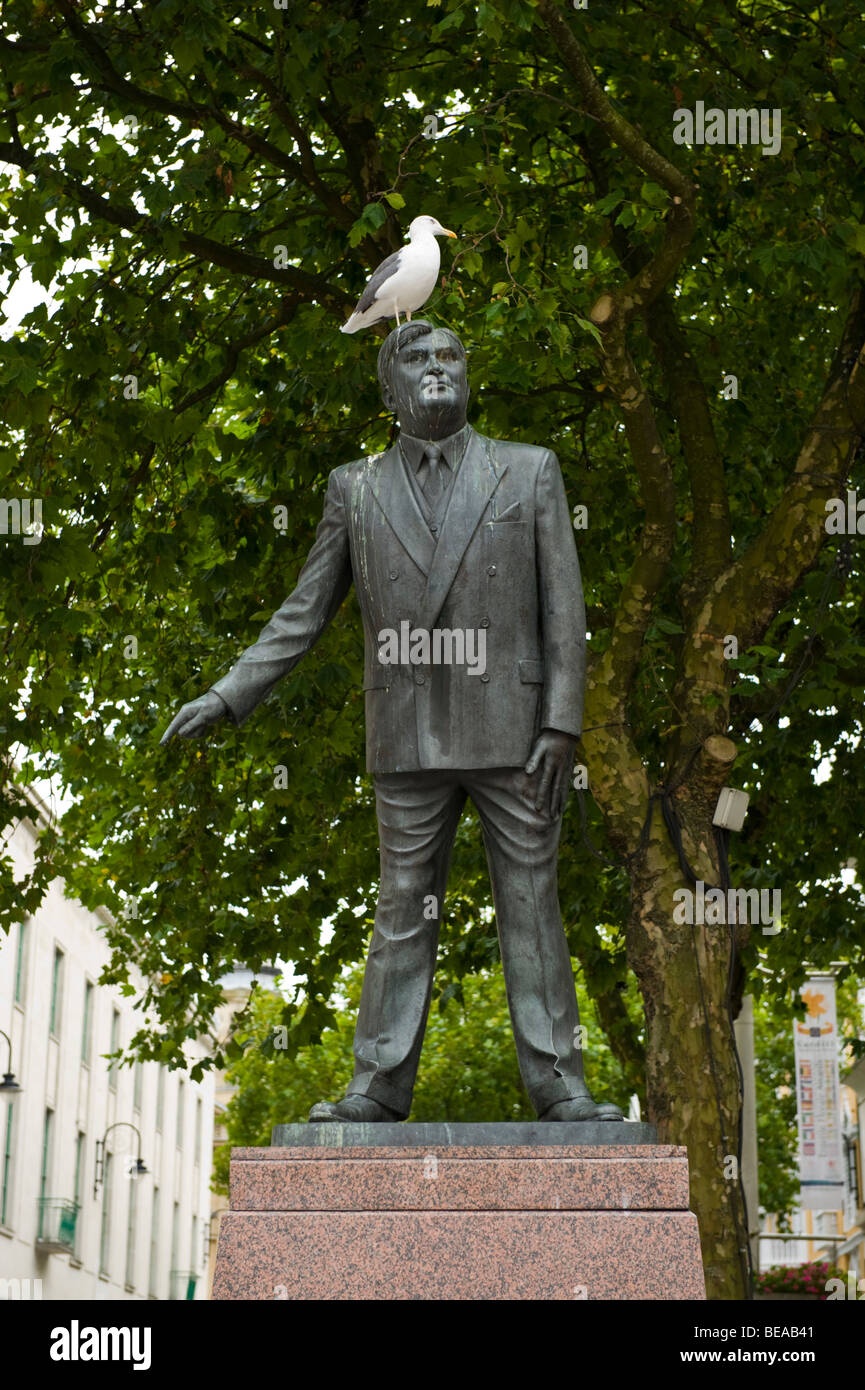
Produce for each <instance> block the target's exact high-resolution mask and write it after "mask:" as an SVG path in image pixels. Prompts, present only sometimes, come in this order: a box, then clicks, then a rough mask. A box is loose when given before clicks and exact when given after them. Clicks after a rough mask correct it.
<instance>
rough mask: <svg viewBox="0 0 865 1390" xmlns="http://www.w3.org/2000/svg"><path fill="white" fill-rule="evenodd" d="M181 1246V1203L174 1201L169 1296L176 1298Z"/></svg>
mask: <svg viewBox="0 0 865 1390" xmlns="http://www.w3.org/2000/svg"><path fill="white" fill-rule="evenodd" d="M179 1246H180V1203H179V1202H175V1203H174V1211H173V1212H172V1214H171V1272H170V1274H169V1276H168V1277H169V1282H170V1285H171V1287H170V1290H169V1294H168V1297H169V1298H174V1297H175V1292H174V1285H175V1283H176V1282H177V1279H176V1275H177V1272H178V1270H177V1261H178V1258H179V1254H180V1251H179Z"/></svg>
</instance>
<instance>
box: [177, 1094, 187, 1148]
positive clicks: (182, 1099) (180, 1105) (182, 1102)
mask: <svg viewBox="0 0 865 1390" xmlns="http://www.w3.org/2000/svg"><path fill="white" fill-rule="evenodd" d="M185 1106H186V1087H185V1086H184V1084H183V1081H182V1080H181V1081H179V1082H178V1085H177V1128H176V1139H175V1144H176V1145H177V1148H178V1149H182V1148H183V1112H184V1108H185Z"/></svg>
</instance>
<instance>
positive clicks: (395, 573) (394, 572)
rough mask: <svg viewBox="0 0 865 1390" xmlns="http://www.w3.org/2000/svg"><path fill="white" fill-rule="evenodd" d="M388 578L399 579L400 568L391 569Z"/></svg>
mask: <svg viewBox="0 0 865 1390" xmlns="http://www.w3.org/2000/svg"><path fill="white" fill-rule="evenodd" d="M388 579H399V570H391V572H390V574H389V575H388Z"/></svg>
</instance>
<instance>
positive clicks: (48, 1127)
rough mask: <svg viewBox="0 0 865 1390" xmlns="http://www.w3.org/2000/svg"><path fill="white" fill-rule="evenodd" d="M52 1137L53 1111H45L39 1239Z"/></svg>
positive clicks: (40, 1174) (40, 1178) (49, 1172)
mask: <svg viewBox="0 0 865 1390" xmlns="http://www.w3.org/2000/svg"><path fill="white" fill-rule="evenodd" d="M53 1139H54V1111H53V1110H46V1111H45V1125H44V1128H43V1130H42V1167H41V1170H40V1173H39V1239H40V1240H41V1239H42V1219H43V1214H44V1212H45V1198H46V1197H48V1196H49V1195H50V1194H49V1191H48V1187H49V1183H50V1178H51V1147H52V1143H53Z"/></svg>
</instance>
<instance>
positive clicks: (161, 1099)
mask: <svg viewBox="0 0 865 1390" xmlns="http://www.w3.org/2000/svg"><path fill="white" fill-rule="evenodd" d="M164 1113H165V1068H164V1067H160V1068H159V1071H158V1073H157V1077H156V1128H157V1129H158V1130H160V1131H161V1129H162V1117H163V1114H164Z"/></svg>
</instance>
